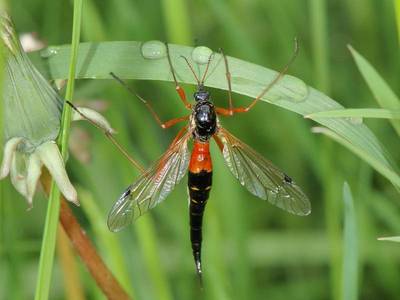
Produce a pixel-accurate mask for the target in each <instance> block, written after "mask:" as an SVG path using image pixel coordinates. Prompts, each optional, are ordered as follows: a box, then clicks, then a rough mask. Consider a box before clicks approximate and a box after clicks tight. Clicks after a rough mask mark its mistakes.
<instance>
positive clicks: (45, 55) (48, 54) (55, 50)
mask: <svg viewBox="0 0 400 300" xmlns="http://www.w3.org/2000/svg"><path fill="white" fill-rule="evenodd" d="M58 50H59V49H58V47H48V48H46V49H43V50H42V51H40V56H41V57H42V58H49V57H51V56H53V55H56V54H57V53H58Z"/></svg>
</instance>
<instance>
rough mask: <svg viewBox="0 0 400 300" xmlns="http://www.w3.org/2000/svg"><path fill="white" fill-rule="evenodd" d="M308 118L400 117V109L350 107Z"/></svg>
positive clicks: (312, 115)
mask: <svg viewBox="0 0 400 300" xmlns="http://www.w3.org/2000/svg"><path fill="white" fill-rule="evenodd" d="M306 118H378V119H400V110H390V109H383V108H348V109H339V110H327V111H321V112H317V113H313V114H311V115H308V116H306Z"/></svg>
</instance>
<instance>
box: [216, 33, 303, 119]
mask: <svg viewBox="0 0 400 300" xmlns="http://www.w3.org/2000/svg"><path fill="white" fill-rule="evenodd" d="M220 51H221V54H222V57H223V58H224V63H225V70H226V73H225V74H226V79H227V81H228V97H229V108H222V107H216V108H215V110H216V112H217V114H220V115H222V116H233V114H234V113H244V112H248V111H249V110H250V109H252V108H253V107H254V105H256V103H257V102H258V101H259V100H260V99H261V98H262V97H263V96H264V95H265V94H266V93H267V92H268V91H269V90H270V89H271V88H272V87H273V86H274V85H275V84H276V83H277V82H278V81H279V80H281V79H282V77H283V75H285V73H286V72H287V70H288V69H289V66H290V65H291V64H292V63H293V61H294V60H295V58H296V57H297V54H298V53H299V45H298V42H297V39H295V50H294V53H293V55H292V58H291V59H290V61H289V62H288V63H287V64H286V66H285V67H284V68H283V70H282V71H281V72H280V73H279V74H278V75H276V77H275V78H274V80H272V81H271V82H270V83H269V84H268V85H267V86H266V87H265V88H264V89H263V90H262V91H261V93H260V94H259V95H258V96H257V97H256V98H255V99H254V100H253V101H252V102H251V103H250V105H248V106H245V107H233V104H232V86H231V73H230V72H229V66H228V59H227V58H226V56H225V54H224V52H223V51H222V49H220Z"/></svg>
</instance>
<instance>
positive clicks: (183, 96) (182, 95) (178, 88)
mask: <svg viewBox="0 0 400 300" xmlns="http://www.w3.org/2000/svg"><path fill="white" fill-rule="evenodd" d="M165 47H166V48H167V58H168V64H169V68H170V70H171V73H172V77H173V78H174V83H175V90H176V92H177V93H178V95H179V98H181V100H182V102H183V104H184V105H185V107H186V108H187V109H191V108H192V105H191V104H190V103H189V102H188V101H187V99H186V94H185V90H184V89H183V88H182V87H181V86H180V85H179V84H178V80H176V75H175V70H174V67H173V66H172V61H171V55H170V54H169V46H168V43H165Z"/></svg>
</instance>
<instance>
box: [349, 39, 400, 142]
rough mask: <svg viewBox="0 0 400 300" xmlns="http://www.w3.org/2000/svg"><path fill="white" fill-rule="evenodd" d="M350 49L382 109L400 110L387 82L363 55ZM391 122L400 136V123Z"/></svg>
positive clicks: (350, 47)
mask: <svg viewBox="0 0 400 300" xmlns="http://www.w3.org/2000/svg"><path fill="white" fill-rule="evenodd" d="M348 47H349V49H350V52H351V54H352V55H353V58H354V60H355V62H356V64H357V67H358V69H359V71H360V73H361V75H362V76H363V77H364V79H365V81H366V82H367V84H368V86H369V88H370V89H371V91H372V93H373V94H374V97H375V99H376V101H377V102H378V104H379V105H380V106H381V107H382V108H386V109H390V110H400V100H399V98H398V97H397V96H396V94H395V93H394V92H393V90H392V89H391V88H390V87H389V85H388V84H387V83H386V82H385V80H384V79H383V78H382V77H381V76H380V75H379V73H378V72H377V71H376V70H375V68H374V67H373V66H372V65H371V64H370V63H369V62H368V61H367V60H366V59H365V58H364V57H363V56H362V55H361V54H359V53H358V52H357V51H356V50H355V49H354V48H353V47H352V46H350V45H349V46H348ZM390 122H391V123H392V126H393V127H394V129H395V130H396V132H397V134H398V135H400V121H399V120H390Z"/></svg>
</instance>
